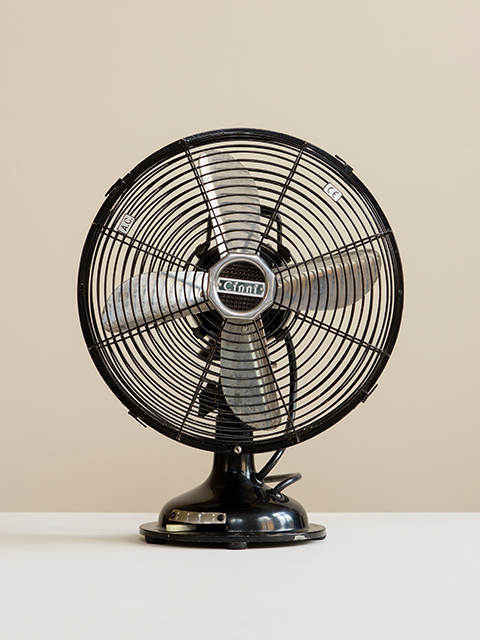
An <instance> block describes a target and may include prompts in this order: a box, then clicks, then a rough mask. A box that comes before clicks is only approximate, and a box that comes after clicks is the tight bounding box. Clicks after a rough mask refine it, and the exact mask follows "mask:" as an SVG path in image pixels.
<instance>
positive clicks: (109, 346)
mask: <svg viewBox="0 0 480 640" xmlns="http://www.w3.org/2000/svg"><path fill="white" fill-rule="evenodd" d="M237 253H238V254H241V255H239V259H238V260H237V261H230V262H228V264H226V266H225V267H224V268H223V269H221V270H220V272H219V273H216V270H215V265H217V264H218V263H219V261H220V260H222V259H223V260H225V259H226V258H225V257H226V256H231V255H232V254H237ZM250 256H253V257H252V258H250ZM257 258H259V259H261V263H262V265H263V264H265V265H266V267H265V269H264V268H263V267H262V269H259V268H258V267H257V266H256V265H255V263H254V259H257ZM227 260H228V258H227ZM267 270H268V274H269V275H268V274H267V275H268V277H266V276H265V273H264V271H267ZM212 274H215V283H214V284H215V287H216V290H217V293H218V295H219V298H220V300H221V301H222V304H223V305H224V307H225V308H227V309H230V310H231V312H232V313H231V315H230V314H227V315H223V314H222V313H220V312H219V310H218V309H217V308H216V307H215V305H214V304H212V302H211V301H210V300H209V297H208V290H209V286H211V283H210V284H209V278H212ZM267 290H268V295H267V294H266V293H265V292H266V291H267ZM266 295H267V298H268V300H267V302H265V296H266ZM268 296H269V297H268ZM78 302H79V311H80V318H81V323H82V329H83V333H84V337H85V340H86V342H87V345H88V348H89V352H90V354H91V356H92V358H93V360H94V362H95V364H96V366H97V368H98V370H99V371H100V373H101V375H102V376H103V378H104V379H105V381H106V382H107V383H108V385H109V386H110V388H111V389H112V390H113V391H114V393H115V394H116V395H117V397H118V398H119V399H120V400H121V401H122V402H123V403H124V405H125V406H126V407H127V408H128V410H129V412H130V413H131V414H132V415H133V416H134V417H135V418H137V419H138V420H139V421H140V422H142V423H143V424H145V425H148V426H150V427H153V428H154V429H156V430H157V431H159V432H161V433H163V434H165V435H167V436H168V437H171V438H174V439H176V440H179V441H180V442H183V443H185V444H188V445H191V446H194V447H198V448H202V449H207V450H211V451H232V450H233V448H234V447H235V446H237V445H239V444H241V446H242V449H243V451H245V452H261V451H271V450H275V449H279V448H283V447H286V446H290V445H293V444H296V443H298V442H302V441H304V440H306V439H308V438H310V437H312V436H314V435H316V434H318V433H320V432H321V431H324V430H325V429H327V428H329V427H330V426H332V425H333V424H335V423H336V422H337V421H338V420H340V419H341V418H342V417H343V416H345V415H346V414H347V413H348V412H349V411H351V410H352V409H353V408H354V407H355V406H357V405H358V403H359V402H361V401H363V400H365V399H366V398H367V397H368V395H369V394H370V392H371V391H372V389H373V388H374V386H375V384H376V381H377V379H378V377H379V375H380V374H381V372H382V370H383V368H384V367H385V365H386V363H387V361H388V359H389V357H390V355H391V352H392V349H393V347H394V344H395V341H396V338H397V334H398V330H399V326H400V320H401V315H402V308H403V276H402V269H401V263H400V258H399V254H398V249H397V246H396V242H395V239H394V237H393V234H392V231H391V228H390V226H389V224H388V222H387V220H386V218H385V216H384V214H383V212H382V211H381V209H380V207H379V206H378V204H377V203H376V201H375V199H374V198H373V196H372V195H371V194H370V192H369V191H368V190H367V189H366V187H365V186H364V185H363V184H362V183H361V182H360V180H359V179H358V178H357V177H356V176H355V174H354V173H353V171H352V169H351V168H350V167H349V166H348V165H346V164H345V163H344V162H343V161H341V160H339V159H338V158H336V157H333V156H330V155H329V154H327V153H326V152H324V151H322V150H321V149H319V148H317V147H315V146H313V145H311V144H308V143H306V142H304V141H302V140H298V139H296V138H292V137H289V136H286V135H283V134H278V133H274V132H270V131H262V130H253V129H230V130H228V129H227V130H221V131H212V132H207V133H202V134H198V135H195V136H191V137H189V138H185V139H182V140H179V141H177V142H175V143H173V144H171V145H169V146H167V147H165V148H163V149H161V150H160V151H158V152H156V153H154V154H153V155H152V156H150V157H149V158H147V159H146V160H144V161H143V162H142V163H141V164H139V165H138V166H137V167H135V168H134V169H133V170H132V171H131V172H130V173H129V174H127V175H126V176H125V177H124V178H123V179H122V180H119V181H118V182H117V183H116V184H115V185H114V186H113V187H112V188H111V189H110V191H109V192H108V194H107V197H106V200H105V202H104V204H103V206H102V207H101V209H100V211H99V213H98V214H97V216H96V218H95V220H94V222H93V224H92V227H91V229H90V232H89V234H88V237H87V240H86V242H85V246H84V250H83V254H82V259H81V263H80V270H79V282H78ZM259 305H260V306H259ZM257 308H258V309H260V310H261V311H260V313H259V314H258V315H257V317H255V310H256V309H257ZM252 310H253V312H252ZM248 313H250V315H248Z"/></svg>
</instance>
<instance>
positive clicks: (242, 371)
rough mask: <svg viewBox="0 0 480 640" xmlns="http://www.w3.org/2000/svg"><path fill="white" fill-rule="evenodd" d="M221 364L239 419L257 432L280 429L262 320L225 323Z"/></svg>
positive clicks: (230, 403)
mask: <svg viewBox="0 0 480 640" xmlns="http://www.w3.org/2000/svg"><path fill="white" fill-rule="evenodd" d="M220 364H221V383H222V389H223V393H224V395H225V399H226V401H227V403H228V406H229V407H230V409H231V410H232V411H233V413H234V414H235V415H236V416H237V418H239V419H240V420H242V421H243V422H245V423H246V424H250V423H251V424H252V426H255V427H256V428H264V429H268V428H270V427H276V426H277V425H278V424H279V423H280V418H281V416H280V407H279V397H278V392H277V387H276V384H275V380H274V378H273V374H272V370H271V365H270V362H269V359H268V356H267V354H266V343H265V334H264V332H263V326H262V325H261V320H257V322H256V323H255V322H248V323H244V324H237V323H236V322H226V323H225V326H224V328H223V331H222V339H221V356H220Z"/></svg>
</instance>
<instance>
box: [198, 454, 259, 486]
mask: <svg viewBox="0 0 480 640" xmlns="http://www.w3.org/2000/svg"><path fill="white" fill-rule="evenodd" d="M210 481H211V482H212V483H213V484H215V485H217V486H218V485H223V484H229V483H231V482H232V481H233V482H239V481H240V482H241V481H251V482H253V483H254V484H261V482H259V481H258V480H257V478H256V475H255V463H254V459H253V454H252V453H215V454H214V458H213V468H212V472H211V474H210Z"/></svg>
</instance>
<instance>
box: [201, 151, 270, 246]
mask: <svg viewBox="0 0 480 640" xmlns="http://www.w3.org/2000/svg"><path fill="white" fill-rule="evenodd" d="M198 169H199V172H200V176H201V178H202V182H203V185H204V187H205V191H206V194H207V198H208V203H209V209H210V219H211V222H212V228H213V233H214V236H215V241H216V243H217V247H218V250H219V252H220V257H221V258H223V257H224V256H225V255H227V253H229V252H230V251H234V252H235V251H236V252H241V253H256V252H257V250H258V246H259V243H260V241H261V238H262V227H261V224H260V200H259V197H258V191H257V187H256V185H255V182H254V180H253V178H252V177H251V175H250V173H249V172H248V171H247V169H245V167H244V166H243V164H242V163H241V162H239V161H238V160H235V158H234V157H233V156H231V155H229V154H228V153H208V154H207V153H204V154H202V155H201V156H200V158H199V161H198Z"/></svg>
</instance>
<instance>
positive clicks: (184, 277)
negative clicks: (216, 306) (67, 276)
mask: <svg viewBox="0 0 480 640" xmlns="http://www.w3.org/2000/svg"><path fill="white" fill-rule="evenodd" d="M207 285H208V274H207V273H205V272H203V271H169V272H164V271H160V272H154V273H142V274H141V275H139V276H135V277H133V278H130V280H126V281H125V282H124V283H123V284H121V285H120V286H119V287H117V288H116V289H115V291H114V292H113V293H112V295H111V296H110V297H109V299H108V300H107V303H106V305H105V308H104V309H103V313H102V323H103V326H104V327H105V329H106V330H107V331H109V332H111V333H118V332H119V331H125V330H126V329H135V327H138V326H142V325H144V324H147V323H148V322H152V321H153V320H156V321H160V322H166V321H168V320H171V319H172V318H175V317H176V316H178V315H180V314H181V313H182V312H184V311H185V310H187V309H188V310H189V311H190V313H200V312H201V311H205V310H206V309H207V308H208V307H207V305H206V303H205V301H206V300H207V294H206V291H207Z"/></svg>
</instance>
